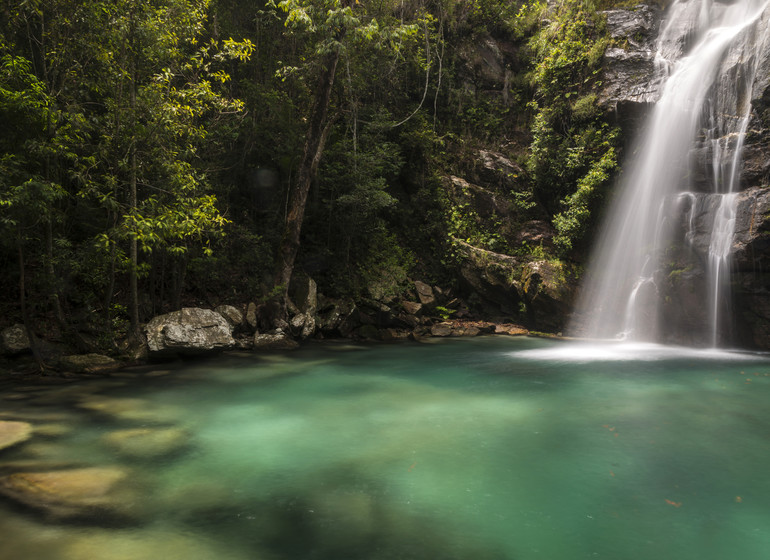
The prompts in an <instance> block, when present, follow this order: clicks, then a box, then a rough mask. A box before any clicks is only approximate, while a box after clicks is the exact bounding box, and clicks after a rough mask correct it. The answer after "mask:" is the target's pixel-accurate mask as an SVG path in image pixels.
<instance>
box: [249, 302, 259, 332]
mask: <svg viewBox="0 0 770 560" xmlns="http://www.w3.org/2000/svg"><path fill="white" fill-rule="evenodd" d="M246 322H247V323H248V325H249V326H250V327H251V328H252V329H257V328H259V325H258V319H257V304H256V303H254V302H253V301H252V302H251V303H249V305H248V306H247V307H246Z"/></svg>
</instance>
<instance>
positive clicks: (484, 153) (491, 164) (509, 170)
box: [475, 150, 524, 188]
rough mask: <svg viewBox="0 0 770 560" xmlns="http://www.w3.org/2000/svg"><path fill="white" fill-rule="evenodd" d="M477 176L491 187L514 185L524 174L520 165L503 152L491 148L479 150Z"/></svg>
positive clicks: (476, 167)
mask: <svg viewBox="0 0 770 560" xmlns="http://www.w3.org/2000/svg"><path fill="white" fill-rule="evenodd" d="M475 171H476V178H477V180H478V181H480V182H482V183H484V184H485V185H488V186H490V187H497V188H504V187H508V188H510V187H512V186H513V185H515V184H516V182H517V179H518V178H519V177H520V176H522V175H523V174H524V170H523V169H522V168H521V166H520V165H518V164H517V163H514V162H513V161H511V160H510V159H508V158H507V157H505V156H504V155H503V154H500V153H498V152H493V151H490V150H479V151H478V158H477V160H476V166H475Z"/></svg>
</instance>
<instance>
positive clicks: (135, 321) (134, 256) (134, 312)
mask: <svg viewBox="0 0 770 560" xmlns="http://www.w3.org/2000/svg"><path fill="white" fill-rule="evenodd" d="M132 56H134V54H133V53H132ZM130 88H131V89H130V92H129V96H130V97H129V103H130V111H131V136H132V138H131V147H130V150H129V156H128V157H129V165H130V171H129V181H128V183H129V184H128V188H129V199H130V200H129V205H130V207H131V210H132V211H136V208H137V206H138V204H139V201H138V197H137V193H136V174H137V166H136V61H134V60H132V63H131V85H130ZM129 258H130V259H131V270H130V271H129V290H130V292H131V308H130V310H129V316H130V318H131V336H133V337H134V338H135V339H136V340H139V339H140V338H141V333H140V332H139V287H138V279H137V274H138V268H139V248H138V244H137V241H136V236H135V235H131V236H130V245H129Z"/></svg>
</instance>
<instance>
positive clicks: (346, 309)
mask: <svg viewBox="0 0 770 560" xmlns="http://www.w3.org/2000/svg"><path fill="white" fill-rule="evenodd" d="M358 316H359V313H358V308H357V307H356V304H355V303H354V302H353V301H350V300H342V301H333V300H330V301H327V302H326V303H325V305H324V307H323V308H321V309H320V310H319V312H318V329H319V330H320V331H321V333H322V334H324V335H326V336H350V334H351V333H352V332H353V331H354V330H355V329H356V328H358V327H359V326H360V321H359V318H358Z"/></svg>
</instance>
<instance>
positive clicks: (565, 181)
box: [527, 2, 619, 254]
mask: <svg viewBox="0 0 770 560" xmlns="http://www.w3.org/2000/svg"><path fill="white" fill-rule="evenodd" d="M591 8H592V6H591V5H590V4H584V3H582V2H567V3H561V4H559V5H557V6H555V8H554V9H553V10H552V11H551V12H549V14H548V16H549V18H551V19H550V22H549V23H548V24H547V25H545V26H544V27H543V28H542V29H541V30H540V31H539V32H538V33H537V34H536V35H535V36H534V37H533V38H532V40H531V43H530V45H531V48H532V51H533V53H534V57H535V66H534V69H533V71H532V73H531V80H532V85H533V87H534V88H535V91H536V96H535V99H534V100H533V101H532V102H531V103H530V107H531V108H532V110H534V112H535V116H534V121H533V125H532V133H533V141H532V144H531V153H530V157H529V160H528V162H527V168H528V170H529V172H530V174H531V176H532V179H533V181H534V187H535V193H536V195H537V196H538V198H539V199H540V201H541V202H542V203H543V204H544V206H545V207H546V209H547V210H548V211H549V213H551V214H552V215H555V218H554V225H555V227H556V229H557V238H556V245H557V248H558V249H559V250H560V252H561V253H562V254H566V253H567V252H568V251H569V250H571V249H573V248H576V246H577V245H578V244H579V242H580V240H581V239H582V238H583V237H584V236H585V234H586V232H587V231H588V228H589V226H590V223H591V219H590V217H591V212H592V210H593V209H594V208H595V205H596V203H597V201H598V200H599V199H600V198H601V196H600V194H601V190H602V189H603V188H604V187H605V186H606V185H607V184H608V183H609V181H610V179H611V172H612V170H613V169H614V168H615V167H616V165H617V156H616V149H617V147H618V142H619V131H618V130H617V129H613V128H611V127H610V126H609V125H608V124H607V123H606V122H604V121H603V120H602V115H601V112H600V111H599V109H598V107H597V96H596V91H597V88H598V87H599V86H600V85H601V82H600V81H599V72H600V67H599V62H600V60H601V56H602V54H603V52H604V50H605V48H606V46H607V44H608V38H607V36H606V34H605V31H604V21H603V20H602V19H601V17H600V16H599V15H597V14H596V13H595V12H593V11H592V9H591Z"/></svg>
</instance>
